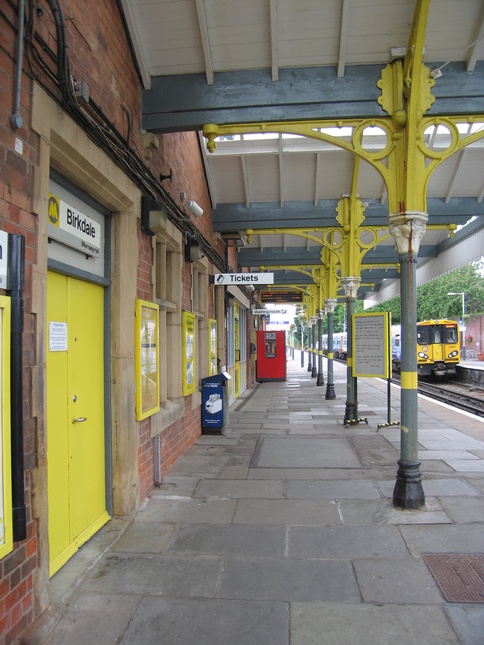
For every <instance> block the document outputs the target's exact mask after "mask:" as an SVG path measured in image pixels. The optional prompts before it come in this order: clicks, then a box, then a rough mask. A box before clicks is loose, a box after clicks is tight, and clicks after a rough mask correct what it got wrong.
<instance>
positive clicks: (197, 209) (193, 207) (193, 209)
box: [180, 193, 203, 217]
mask: <svg viewBox="0 0 484 645" xmlns="http://www.w3.org/2000/svg"><path fill="white" fill-rule="evenodd" d="M180 199H181V200H182V202H183V205H184V206H185V208H187V209H188V210H189V211H190V213H191V214H192V215H195V217H201V216H202V215H203V208H202V207H201V206H199V205H198V204H197V202H194V201H191V200H189V199H187V194H186V193H180Z"/></svg>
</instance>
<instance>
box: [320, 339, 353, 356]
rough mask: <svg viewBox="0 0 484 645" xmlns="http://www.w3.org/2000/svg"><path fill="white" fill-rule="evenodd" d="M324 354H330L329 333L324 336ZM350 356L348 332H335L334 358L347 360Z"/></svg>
mask: <svg viewBox="0 0 484 645" xmlns="http://www.w3.org/2000/svg"><path fill="white" fill-rule="evenodd" d="M322 348H323V356H327V355H328V334H323V338H322ZM347 357H348V338H347V335H346V332H335V333H334V334H333V358H336V359H339V360H340V361H345V360H346V359H347Z"/></svg>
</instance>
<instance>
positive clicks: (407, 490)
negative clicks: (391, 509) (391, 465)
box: [393, 460, 425, 509]
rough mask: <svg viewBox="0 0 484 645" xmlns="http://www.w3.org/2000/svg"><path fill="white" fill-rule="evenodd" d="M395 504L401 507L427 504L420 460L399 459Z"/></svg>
mask: <svg viewBox="0 0 484 645" xmlns="http://www.w3.org/2000/svg"><path fill="white" fill-rule="evenodd" d="M393 506H395V507H396V508H401V509H418V508H422V507H423V506H425V494H424V491H423V487H422V474H421V472H420V461H417V462H416V463H412V462H405V461H401V460H399V461H398V471H397V481H396V483H395V488H394V489H393Z"/></svg>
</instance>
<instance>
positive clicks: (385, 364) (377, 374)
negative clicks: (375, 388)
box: [351, 311, 390, 378]
mask: <svg viewBox="0 0 484 645" xmlns="http://www.w3.org/2000/svg"><path fill="white" fill-rule="evenodd" d="M363 321H364V322H365V324H366V323H368V324H370V327H371V328H372V330H373V332H375V330H376V333H378V332H382V334H381V336H379V337H378V339H377V340H374V341H373V342H374V346H373V352H374V353H373V354H371V344H370V343H368V348H369V351H370V355H368V356H367V359H368V364H366V363H365V357H363V358H362V359H361V360H360V358H361V357H360V356H359V353H358V350H357V347H356V342H357V334H358V331H357V329H356V328H357V325H358V323H359V322H363ZM351 329H352V361H353V366H352V373H353V376H354V377H355V378H357V377H366V378H388V374H389V360H388V356H389V351H390V350H389V347H388V341H389V333H390V316H389V315H388V312H386V311H379V312H376V313H372V314H354V315H353V320H352V327H351ZM375 343H376V344H375ZM375 355H376V357H377V358H378V359H379V360H378V364H379V366H380V368H381V369H379V370H377V369H376V367H375V365H373V369H370V367H371V359H372V358H375ZM362 365H364V369H361V366H362Z"/></svg>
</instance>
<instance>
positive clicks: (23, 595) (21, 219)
mask: <svg viewBox="0 0 484 645" xmlns="http://www.w3.org/2000/svg"><path fill="white" fill-rule="evenodd" d="M39 6H40V7H41V9H42V12H41V13H39V14H37V15H36V39H35V40H34V43H35V46H36V48H37V49H38V51H39V52H40V55H41V56H42V57H43V58H44V61H45V63H46V65H47V66H48V67H49V68H50V69H51V70H52V71H53V72H54V73H55V72H56V63H55V61H54V60H53V59H52V58H50V57H49V56H48V54H47V49H46V48H48V49H49V50H50V51H52V52H54V53H55V52H56V49H57V42H56V33H55V27H54V24H55V23H54V20H53V17H52V14H51V12H50V10H49V8H48V5H47V3H42V4H41V5H39ZM62 9H63V12H64V16H65V19H66V34H65V35H66V43H67V47H68V56H69V65H70V72H71V74H72V76H73V78H74V81H75V83H76V84H77V85H79V84H80V82H81V81H84V82H86V83H87V85H88V86H89V96H90V100H91V102H92V104H93V107H92V108H90V109H91V116H92V117H93V118H95V113H96V110H99V111H101V112H103V113H104V115H105V117H106V119H107V121H108V122H109V123H110V124H112V125H113V127H114V128H115V129H116V131H117V132H118V133H119V134H120V135H121V136H122V137H124V138H125V139H128V140H129V145H130V147H131V149H132V150H133V151H135V152H137V151H140V152H141V151H142V137H141V83H140V80H139V78H138V75H137V71H136V67H135V64H134V61H133V57H132V54H131V50H130V47H129V42H128V38H127V37H126V33H125V29H124V23H123V20H122V17H121V15H120V11H119V3H118V1H117V0H104V1H103V2H98V1H97V0H63V2H62ZM16 30H17V16H16V14H15V12H14V10H13V9H12V7H11V5H10V3H3V4H2V14H1V15H0V41H1V43H2V47H1V48H0V229H1V230H5V231H7V232H10V233H21V234H22V235H24V236H25V238H26V273H25V278H26V287H25V293H24V299H25V318H24V335H23V361H24V365H23V387H24V399H25V400H24V464H25V473H26V475H25V493H26V506H27V539H26V540H24V541H23V542H21V543H16V544H15V545H14V550H13V552H12V553H11V554H9V555H7V556H5V557H4V558H3V559H2V560H0V645H10V644H11V643H13V642H14V641H15V639H16V638H17V636H18V635H19V634H20V633H21V632H22V631H23V630H24V629H25V628H26V627H27V626H28V625H29V624H30V623H31V622H32V620H33V618H34V605H35V599H34V594H33V588H34V586H33V572H34V570H35V568H36V566H37V562H38V558H39V553H38V545H39V543H40V541H39V540H38V537H37V528H38V527H37V523H36V521H35V520H33V519H32V512H31V499H30V497H31V488H30V473H29V471H30V470H31V469H33V468H35V467H36V465H37V461H38V455H37V452H36V449H37V445H38V444H39V442H40V441H42V438H41V437H39V436H38V433H39V429H38V422H37V419H36V418H35V416H34V413H33V411H32V410H33V409H34V405H33V396H34V394H33V392H32V384H31V380H30V374H31V370H32V366H37V365H38V363H39V357H38V356H37V354H36V341H37V339H38V335H39V329H41V326H42V325H43V324H44V321H38V320H37V318H36V316H35V314H34V313H33V307H32V293H31V290H32V287H31V276H32V269H33V267H34V265H35V264H36V262H37V234H38V233H37V220H36V216H35V215H34V214H33V210H34V209H33V205H32V198H33V186H34V181H33V177H34V168H35V166H36V164H38V137H37V135H36V134H35V133H34V132H33V131H31V130H30V127H29V126H30V122H31V115H30V112H29V110H30V105H31V92H32V86H33V84H32V80H31V78H30V77H29V75H28V74H27V73H26V72H25V71H24V73H23V75H22V87H21V95H20V96H21V107H20V112H21V116H22V119H23V122H24V125H23V127H22V128H20V129H18V130H15V131H14V130H12V128H11V127H10V116H11V113H12V96H13V79H14V75H15V67H16V60H15V57H16V37H17V33H16ZM39 39H40V40H41V41H42V42H40V40H39ZM44 45H45V47H44ZM29 60H30V62H31V63H32V65H33V69H34V72H35V73H36V74H38V75H39V78H40V79H41V81H42V85H43V87H44V89H45V90H46V91H47V92H48V93H49V94H50V96H51V97H52V98H54V100H56V101H57V102H58V103H60V104H62V96H61V92H60V90H59V88H58V86H57V84H56V83H55V82H54V81H53V80H52V79H50V78H49V76H48V75H47V74H45V73H44V71H43V70H42V69H41V68H40V67H39V66H38V65H37V64H36V62H35V57H33V56H32V54H30V57H29ZM23 67H24V70H28V69H29V66H28V64H27V53H25V57H24V65H23ZM157 139H158V142H159V147H158V149H157V150H156V149H155V150H154V153H153V156H152V159H151V161H150V162H149V168H150V170H151V171H152V173H153V175H154V176H158V175H159V174H160V173H162V174H168V173H169V170H170V168H171V169H172V171H173V182H169V181H168V180H166V181H165V182H164V183H163V186H164V187H165V188H166V189H167V190H168V192H170V194H171V195H172V197H173V199H174V200H175V202H176V203H177V204H178V205H179V206H180V207H182V210H183V205H182V200H181V198H180V193H181V192H186V194H187V198H188V199H190V200H194V201H196V202H197V203H198V204H199V205H200V206H201V207H202V208H203V210H204V214H203V216H202V217H201V218H198V219H197V218H194V217H193V216H192V215H190V214H189V213H188V211H185V212H186V215H187V217H190V218H191V219H192V221H193V222H194V224H195V225H196V226H197V228H199V230H200V231H201V233H202V234H203V236H204V237H205V239H206V240H207V241H208V242H211V241H212V230H211V204H210V197H209V193H208V190H207V186H206V180H205V174H204V169H203V160H202V156H201V152H200V147H199V141H198V135H197V134H195V133H174V134H167V135H163V136H159V137H158V138H157ZM20 148H21V151H19V149H20ZM126 181H129V179H128V178H127V179H126ZM138 240H139V265H138V273H137V294H138V297H140V298H144V299H147V300H151V264H152V258H151V253H152V250H151V239H150V238H149V237H148V236H146V235H144V234H143V233H142V232H141V230H140V229H138ZM216 245H217V246H216V248H217V251H218V253H219V254H220V255H221V256H222V257H224V253H225V247H224V243H223V242H222V241H221V240H218V241H217V242H216ZM234 258H236V256H234ZM234 266H235V264H234ZM43 269H45V267H41V270H43ZM208 298H209V316H210V317H213V302H212V289H209V293H208ZM133 307H134V303H133ZM183 307H184V308H185V309H187V310H191V265H188V264H186V263H185V265H184V267H183ZM39 326H40V327H39ZM219 333H223V330H220V332H219ZM191 398H192V397H185V399H184V406H185V415H184V417H183V419H181V420H180V421H178V422H177V423H175V424H173V426H171V427H170V428H168V429H167V430H166V431H164V432H163V435H162V446H161V448H162V460H161V461H162V463H161V470H162V474H166V473H167V472H168V471H169V469H170V467H171V465H172V464H173V463H174V461H175V460H176V458H177V457H178V456H180V455H181V454H182V453H183V452H184V450H186V448H187V447H188V446H189V445H191V443H193V441H194V440H195V439H196V437H197V436H199V434H200V432H201V428H200V408H199V407H198V408H196V409H195V410H192V409H191ZM138 465H139V478H140V492H141V498H142V499H143V498H144V497H145V496H146V495H147V494H149V492H150V490H151V488H152V486H153V441H152V439H151V434H150V419H149V418H148V419H145V420H144V421H142V422H141V423H140V424H139V449H138ZM44 557H47V554H44Z"/></svg>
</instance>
